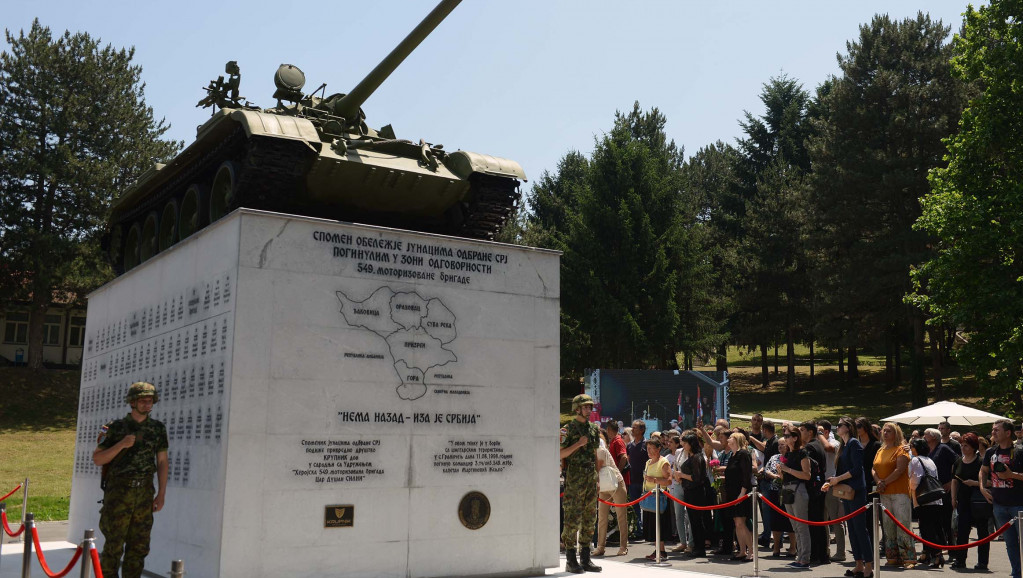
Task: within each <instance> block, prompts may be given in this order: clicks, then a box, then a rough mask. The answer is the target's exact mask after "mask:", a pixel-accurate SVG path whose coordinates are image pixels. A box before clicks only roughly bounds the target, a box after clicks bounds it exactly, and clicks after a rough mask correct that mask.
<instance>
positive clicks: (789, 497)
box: [781, 488, 796, 505]
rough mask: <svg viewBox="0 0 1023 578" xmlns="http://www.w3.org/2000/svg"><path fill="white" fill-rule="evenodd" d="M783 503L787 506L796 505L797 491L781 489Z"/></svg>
mask: <svg viewBox="0 0 1023 578" xmlns="http://www.w3.org/2000/svg"><path fill="white" fill-rule="evenodd" d="M781 503H782V504H783V505H785V504H795V503H796V491H795V490H793V489H792V488H782V489H781Z"/></svg>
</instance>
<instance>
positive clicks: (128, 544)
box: [92, 381, 168, 578]
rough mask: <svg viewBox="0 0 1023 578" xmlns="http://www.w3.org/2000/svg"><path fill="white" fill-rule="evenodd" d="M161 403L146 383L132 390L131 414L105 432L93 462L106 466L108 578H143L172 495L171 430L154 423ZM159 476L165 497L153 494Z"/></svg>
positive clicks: (104, 562)
mask: <svg viewBox="0 0 1023 578" xmlns="http://www.w3.org/2000/svg"><path fill="white" fill-rule="evenodd" d="M158 400H159V396H158V395H157V392H156V388H155V387H154V386H153V384H151V383H146V382H143V381H140V382H136V383H133V384H131V387H129V388H128V395H127V396H125V402H127V403H128V404H129V405H131V413H129V414H128V415H127V416H125V417H124V418H123V419H119V420H114V421H112V422H110V423H109V424H107V425H106V426H104V433H103V435H101V436H100V440H99V446H98V447H97V448H96V450H95V451H94V452H93V453H92V461H93V462H95V463H96V465H98V466H103V470H104V472H103V489H104V491H103V508H102V509H101V510H100V518H99V529H100V531H101V532H103V538H104V539H105V541H106V542H105V544H104V545H103V553H102V554H101V555H100V565H101V566H102V568H103V575H104V576H106V577H107V578H112V577H116V576H117V568H118V566H121V565H122V564H121V557H122V555H123V556H124V564H123V573H122V574H121V576H122V578H139V577H140V576H142V568H143V565H144V562H145V559H146V555H147V554H149V532H150V530H151V529H152V528H153V512H159V511H160V510H161V509H162V508H163V500H164V494H165V492H166V490H167V469H168V468H167V446H168V444H167V430H166V428H164V426H163V423H161V422H158V421H156V420H155V419H152V418H150V417H149V413H150V412H151V411H152V410H153V404H154V403H156V402H157V401H158ZM153 474H158V475H157V479H158V482H159V491H154V489H153Z"/></svg>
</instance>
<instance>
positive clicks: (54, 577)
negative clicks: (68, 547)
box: [32, 528, 82, 578]
mask: <svg viewBox="0 0 1023 578" xmlns="http://www.w3.org/2000/svg"><path fill="white" fill-rule="evenodd" d="M32 542H34V543H35V545H36V557H38V558H39V565H40V566H41V567H42V568H43V572H44V573H45V574H46V575H47V576H49V577H50V578H64V576H67V574H68V572H70V571H71V569H72V568H74V567H75V564H77V563H78V559H79V558H81V557H82V547H81V546H79V547H78V548H76V549H75V555H74V556H72V557H71V562H69V563H68V565H67V568H64V569H63V570H61V571H60V572H57V573H56V574H54V573H53V571H52V570H50V567H49V566H47V565H46V557H45V556H43V548H42V546H40V545H39V530H36V529H35V528H32Z"/></svg>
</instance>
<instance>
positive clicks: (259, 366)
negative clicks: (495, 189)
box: [69, 209, 559, 578]
mask: <svg viewBox="0 0 1023 578" xmlns="http://www.w3.org/2000/svg"><path fill="white" fill-rule="evenodd" d="M558 260H559V256H558V254H557V253H555V252H551V251H545V250H539V249H531V248H526V247H517V246H509V245H502V244H497V243H489V242H480V241H473V240H468V239H459V238H451V237H442V236H437V235H429V234H423V233H414V232H408V231H399V230H394V229H386V228H380V227H371V226H364V225H356V224H343V223H338V222H335V221H324V220H319V219H313V218H308V217H298V216H291V215H282V214H275V213H266V212H260V211H253V210H247V209H240V210H238V211H235V212H234V213H232V214H231V215H229V216H227V217H225V218H223V219H221V220H219V221H217V222H216V223H214V224H212V225H211V226H209V227H207V228H205V229H203V230H201V231H199V232H198V233H196V234H195V235H193V236H191V237H189V238H188V239H186V240H184V241H182V242H180V243H178V244H177V245H175V246H174V247H172V248H171V249H169V250H167V251H164V252H162V253H160V254H158V255H157V256H155V257H153V258H152V259H150V260H148V261H147V262H145V263H143V264H142V265H140V266H138V267H136V268H135V269H133V270H131V271H129V272H128V273H126V274H125V275H123V276H121V277H119V278H117V279H115V280H114V281H112V282H110V283H108V284H107V285H105V286H103V287H101V288H100V289H98V290H97V291H95V292H94V293H93V294H91V295H90V296H89V312H88V321H87V327H86V344H85V352H84V357H83V360H84V361H83V366H82V388H81V395H80V403H79V419H78V438H77V445H76V450H75V455H76V460H75V471H74V477H73V481H72V496H71V520H70V530H69V539H76V538H77V537H80V536H81V535H82V531H83V530H84V529H86V528H97V527H98V519H99V515H98V510H99V505H98V504H97V500H99V499H101V498H102V494H101V491H100V488H99V468H97V467H96V466H95V465H93V464H92V460H91V455H92V451H93V449H94V448H95V446H96V440H97V436H98V434H99V431H100V428H101V427H102V426H103V425H104V424H105V423H107V422H109V421H110V420H112V419H117V418H120V417H123V416H124V415H125V414H126V413H127V412H128V409H129V408H128V406H127V405H126V404H124V402H123V397H124V393H125V392H126V390H127V387H128V385H129V384H130V383H132V382H133V381H138V380H146V381H150V382H153V383H154V384H156V386H157V388H158V389H159V391H160V401H159V403H158V404H157V405H156V407H155V410H154V412H153V417H154V418H155V419H159V420H160V421H162V422H164V424H165V425H166V426H167V431H168V436H169V438H170V450H169V452H168V457H169V460H170V476H169V487H168V490H167V498H166V506H165V508H164V510H163V511H161V512H159V513H157V514H156V522H155V525H154V527H153V533H152V551H151V553H150V555H149V557H148V558H147V560H146V567H147V570H149V571H151V572H154V573H157V574H159V575H164V574H165V573H166V572H167V569H168V568H170V563H171V560H175V559H181V560H184V561H185V568H186V570H187V571H188V573H189V575H191V576H197V577H215V576H223V577H229V578H233V577H243V576H244V577H246V578H251V577H262V576H266V577H275V578H276V577H279V576H289V577H310V578H312V577H320V576H395V577H408V576H423V577H427V576H430V577H433V576H483V575H489V576H525V575H536V574H542V573H543V569H544V568H551V567H555V566H557V565H558V548H557V545H558V517H559V514H558V509H559V506H558V471H559V468H558V459H557V452H556V447H557V442H558V439H557V438H558V416H559V407H558V375H559V341H558V340H559V276H558V274H559V263H558ZM97 534H99V533H98V532H97ZM97 538H99V540H98V545H99V546H100V547H102V539H101V538H102V537H101V536H97Z"/></svg>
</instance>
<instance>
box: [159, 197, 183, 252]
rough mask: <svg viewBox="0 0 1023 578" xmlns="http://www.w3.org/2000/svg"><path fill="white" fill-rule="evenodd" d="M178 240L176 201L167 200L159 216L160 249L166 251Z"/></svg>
mask: <svg viewBox="0 0 1023 578" xmlns="http://www.w3.org/2000/svg"><path fill="white" fill-rule="evenodd" d="M177 242H178V202H177V201H175V200H174V199H171V200H169V201H167V204H166V205H165V206H164V207H163V215H161V216H160V235H159V244H158V245H157V246H158V247H159V250H160V251H166V250H167V249H169V248H171V246H173V245H174V243H177Z"/></svg>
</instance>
